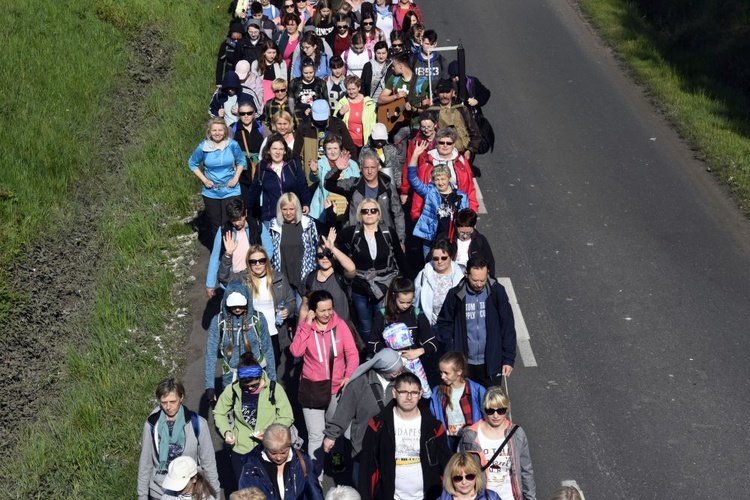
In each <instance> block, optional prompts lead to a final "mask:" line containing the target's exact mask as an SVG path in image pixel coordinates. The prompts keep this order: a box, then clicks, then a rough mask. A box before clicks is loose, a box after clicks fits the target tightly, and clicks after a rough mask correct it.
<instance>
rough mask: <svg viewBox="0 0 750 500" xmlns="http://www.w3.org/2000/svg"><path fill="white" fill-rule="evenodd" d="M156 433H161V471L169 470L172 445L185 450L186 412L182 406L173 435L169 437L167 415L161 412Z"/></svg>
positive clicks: (178, 412)
mask: <svg viewBox="0 0 750 500" xmlns="http://www.w3.org/2000/svg"><path fill="white" fill-rule="evenodd" d="M156 432H158V433H159V469H158V470H159V471H165V470H167V459H168V458H169V447H170V445H173V444H176V445H179V446H180V447H181V448H182V449H185V410H184V408H183V407H182V405H180V409H179V410H178V411H177V418H176V419H175V421H174V427H173V428H172V435H171V436H170V435H169V425H167V415H166V414H165V413H164V411H160V412H159V421H158V422H157V423H156Z"/></svg>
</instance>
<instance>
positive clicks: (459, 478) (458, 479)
mask: <svg viewBox="0 0 750 500" xmlns="http://www.w3.org/2000/svg"><path fill="white" fill-rule="evenodd" d="M476 478H477V475H476V474H466V475H463V476H459V475H456V476H453V477H452V478H451V479H453V482H454V483H460V482H461V481H463V480H464V479H466V480H467V481H473V480H475V479H476Z"/></svg>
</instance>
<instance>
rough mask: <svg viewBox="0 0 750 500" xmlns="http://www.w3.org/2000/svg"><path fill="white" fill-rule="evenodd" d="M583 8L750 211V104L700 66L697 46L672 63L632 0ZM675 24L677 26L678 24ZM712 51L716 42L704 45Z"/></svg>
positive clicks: (590, 0)
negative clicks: (698, 68)
mask: <svg viewBox="0 0 750 500" xmlns="http://www.w3.org/2000/svg"><path fill="white" fill-rule="evenodd" d="M580 4H581V7H582V9H583V11H584V12H585V13H586V14H587V15H588V16H589V17H590V19H591V20H592V22H593V24H594V26H595V27H596V28H597V30H598V31H599V32H600V33H601V34H602V35H603V37H604V38H605V39H606V40H607V41H608V42H609V43H610V44H611V45H612V46H613V47H614V48H615V50H616V51H617V53H618V54H619V55H620V56H621V57H622V59H623V60H624V61H625V63H626V64H627V66H628V67H629V68H630V69H631V70H632V72H633V74H634V75H635V77H636V78H637V79H638V80H639V81H641V82H642V83H643V84H645V86H646V88H647V89H648V91H649V92H650V93H651V94H652V95H653V96H654V97H655V99H656V101H657V102H658V103H659V104H660V106H661V108H662V111H663V112H664V114H665V115H666V117H667V118H668V119H669V120H670V121H671V122H672V123H673V124H674V125H675V127H676V128H677V130H678V131H679V133H680V134H681V135H682V136H683V137H684V138H685V139H686V140H687V141H688V142H689V143H690V145H691V146H692V147H693V148H694V150H695V152H696V157H698V158H700V159H703V160H705V162H706V164H707V165H708V166H709V168H710V169H711V170H712V171H713V172H714V173H715V174H716V176H717V178H718V179H719V180H720V181H721V182H722V183H723V184H725V185H726V186H728V187H729V189H730V190H731V192H732V193H733V194H734V196H735V197H736V199H737V201H738V203H739V205H740V206H741V208H742V209H743V210H744V212H745V213H746V214H750V103H749V102H748V99H747V97H746V96H743V95H741V94H740V93H739V92H737V91H733V90H731V89H728V88H726V87H725V86H724V85H723V84H722V82H721V81H720V78H719V77H717V76H715V75H712V74H706V73H701V72H696V71H694V69H695V66H707V65H705V64H703V63H702V61H701V59H702V58H705V57H710V56H708V55H703V54H700V53H699V52H700V50H696V48H695V47H690V48H688V49H685V51H684V53H680V54H675V53H674V51H675V48H674V47H671V50H672V54H671V55H672V56H674V57H673V59H676V60H679V61H681V63H680V64H670V63H669V62H668V61H667V58H665V56H664V54H665V53H666V51H665V49H664V46H663V44H662V43H661V42H660V41H661V40H663V39H665V37H668V36H669V33H663V32H662V33H660V32H658V31H657V30H656V29H654V27H652V26H651V25H649V24H648V22H647V21H646V20H645V19H644V18H643V16H642V15H641V14H640V13H639V12H638V9H637V7H636V6H635V5H634V4H633V3H632V2H629V1H627V0H580ZM673 29H675V28H673ZM703 49H704V50H705V51H706V54H710V50H712V48H711V47H703Z"/></svg>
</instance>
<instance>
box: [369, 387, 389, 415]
mask: <svg viewBox="0 0 750 500" xmlns="http://www.w3.org/2000/svg"><path fill="white" fill-rule="evenodd" d="M370 389H372V395H373V396H375V401H377V402H378V406H379V407H380V411H383V410H384V409H385V405H384V404H383V398H382V397H381V396H380V394H379V393H378V389H377V388H376V387H375V386H374V385H373V384H370Z"/></svg>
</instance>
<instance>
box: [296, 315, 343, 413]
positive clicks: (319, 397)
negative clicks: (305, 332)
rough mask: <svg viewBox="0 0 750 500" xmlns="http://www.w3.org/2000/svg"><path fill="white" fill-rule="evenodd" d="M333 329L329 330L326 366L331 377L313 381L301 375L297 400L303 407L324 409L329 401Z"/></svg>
mask: <svg viewBox="0 0 750 500" xmlns="http://www.w3.org/2000/svg"><path fill="white" fill-rule="evenodd" d="M335 331H336V329H335V328H334V329H333V330H331V351H330V354H329V356H328V367H329V373H330V374H331V378H329V379H327V380H319V381H313V380H308V379H306V378H304V377H302V378H300V380H299V391H298V393H297V400H298V401H299V403H300V404H301V405H302V407H303V408H312V409H314V410H325V409H326V408H328V404H329V403H330V402H331V388H332V386H331V384H332V381H333V342H335V338H336V337H335ZM313 335H315V334H313Z"/></svg>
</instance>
